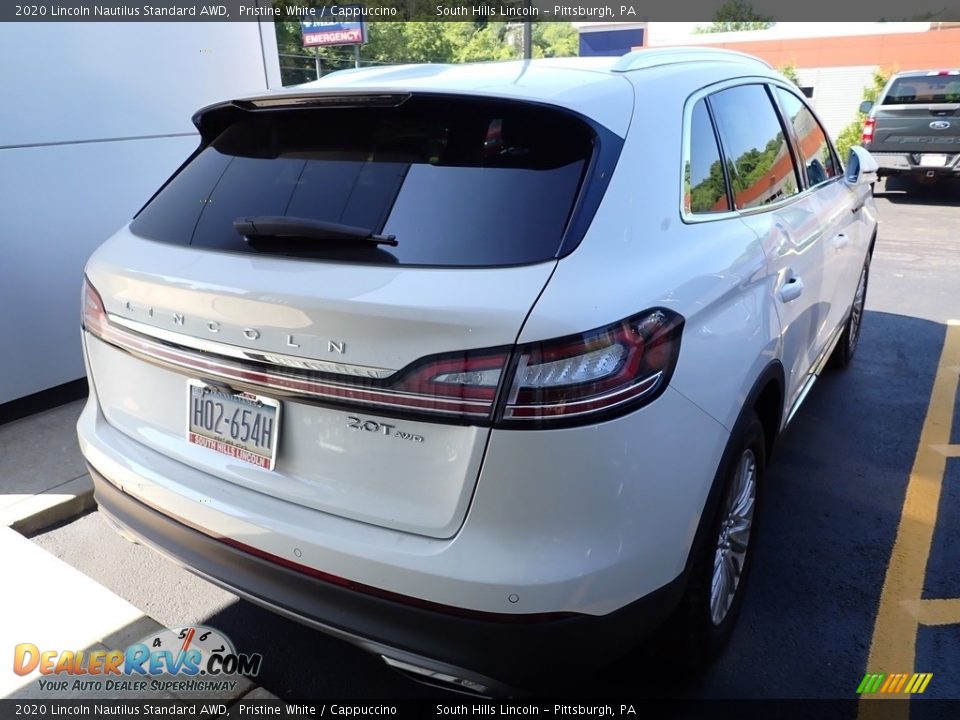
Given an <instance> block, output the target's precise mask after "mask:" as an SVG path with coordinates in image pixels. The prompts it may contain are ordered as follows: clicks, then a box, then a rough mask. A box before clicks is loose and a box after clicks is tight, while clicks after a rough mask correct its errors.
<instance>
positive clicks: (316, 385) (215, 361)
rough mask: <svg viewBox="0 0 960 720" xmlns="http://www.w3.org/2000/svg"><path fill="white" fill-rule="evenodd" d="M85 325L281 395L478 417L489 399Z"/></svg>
mask: <svg viewBox="0 0 960 720" xmlns="http://www.w3.org/2000/svg"><path fill="white" fill-rule="evenodd" d="M86 331H87V332H89V333H90V334H91V336H92V337H95V338H97V339H99V340H101V341H103V342H105V343H108V344H110V345H111V346H113V347H116V348H118V349H119V350H122V351H124V352H128V353H130V354H131V355H133V356H135V357H138V358H140V359H141V360H144V361H146V362H149V363H152V364H154V365H159V366H161V367H165V368H167V369H169V370H173V371H175V372H178V373H181V374H184V372H187V373H191V374H193V375H195V376H196V377H198V378H200V379H211V378H213V379H219V380H222V381H223V382H225V383H227V384H228V385H231V386H233V385H234V384H236V385H238V386H239V387H243V388H249V389H251V390H252V391H253V392H272V393H274V394H276V395H281V396H284V397H292V398H296V397H301V398H305V399H308V400H318V401H323V400H326V401H329V402H336V403H346V404H352V403H357V404H360V405H367V406H370V405H373V406H378V407H384V408H388V409H393V410H410V411H416V412H422V413H426V414H442V415H450V414H455V415H463V416H468V417H471V418H476V419H480V420H489V419H490V416H491V412H492V409H493V402H492V401H485V400H466V399H460V398H454V397H450V398H444V397H441V396H434V395H418V394H415V393H409V392H402V391H398V390H390V389H388V388H380V387H364V386H362V385H352V384H346V383H337V382H333V381H330V380H323V379H319V378H318V379H313V378H307V377H303V376H299V375H296V374H293V373H289V372H282V371H279V370H270V369H259V368H252V367H245V366H243V365H241V364H240V363H237V362H233V361H231V360H229V359H225V358H221V357H219V356H216V355H214V354H210V355H209V356H203V355H199V354H197V353H196V352H193V351H191V350H189V349H188V350H184V349H180V348H177V347H174V346H172V345H167V344H165V343H163V342H162V341H160V340H156V339H154V338H149V337H146V336H143V335H135V334H134V333H132V332H131V331H129V330H127V329H126V328H123V329H121V328H119V327H117V326H114V325H110V324H109V323H108V324H107V325H106V326H105V328H104V331H103V332H93V331H92V330H91V329H90V328H86Z"/></svg>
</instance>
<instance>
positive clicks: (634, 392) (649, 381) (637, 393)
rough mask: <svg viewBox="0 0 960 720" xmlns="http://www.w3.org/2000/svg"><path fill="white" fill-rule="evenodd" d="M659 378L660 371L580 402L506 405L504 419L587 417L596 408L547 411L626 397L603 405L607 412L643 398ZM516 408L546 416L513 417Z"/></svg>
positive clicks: (661, 374) (537, 419) (536, 419)
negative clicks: (534, 410)
mask: <svg viewBox="0 0 960 720" xmlns="http://www.w3.org/2000/svg"><path fill="white" fill-rule="evenodd" d="M661 377H663V371H662V370H660V371H658V372H656V373H655V374H653V375H651V376H650V377H647V378H644V379H643V380H641V381H640V382H639V383H636V384H634V385H630V386H628V387H625V388H621V389H619V390H613V391H612V392H608V393H606V394H605V395H595V396H593V397H588V398H584V399H582V400H575V401H574V402H569V403H552V404H550V405H507V407H506V409H505V410H504V419H508V420H534V421H539V420H543V419H544V418H570V417H578V416H580V415H587V414H589V413H594V412H597V408H587V409H586V410H580V411H575V412H558V413H556V414H552V413H550V412H549V410H551V409H561V408H570V407H573V408H575V407H578V406H583V405H592V404H594V403H596V402H602V401H604V400H607V399H610V398H616V397H618V396H621V395H626V397H623V398H621V399H620V400H617V401H616V402H613V403H611V404H609V405H604V407H603V408H602V410H609V409H610V408H615V407H619V406H620V405H623V404H624V403H626V402H630V401H631V400H634V399H636V398H639V397H643V396H644V395H646V394H647V393H648V392H650V391H651V390H653V389H654V388H655V387H656V386H657V384H658V383H659V381H660V378H661ZM517 408H524V409H527V408H534V409H537V410H547V411H548V412H547V413H546V414H540V415H514V414H513V410H515V409H517Z"/></svg>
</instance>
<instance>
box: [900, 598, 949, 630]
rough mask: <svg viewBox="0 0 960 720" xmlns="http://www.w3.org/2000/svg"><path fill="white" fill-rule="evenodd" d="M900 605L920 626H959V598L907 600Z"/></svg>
mask: <svg viewBox="0 0 960 720" xmlns="http://www.w3.org/2000/svg"><path fill="white" fill-rule="evenodd" d="M900 604H901V605H902V606H903V608H904V610H906V611H907V612H909V613H910V614H911V615H913V616H914V617H915V618H916V619H917V623H919V624H920V625H960V598H946V599H943V600H941V599H936V600H913V601H909V600H908V601H904V602H902V603H900Z"/></svg>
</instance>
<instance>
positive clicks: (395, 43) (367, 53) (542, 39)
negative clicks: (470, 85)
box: [276, 0, 579, 85]
mask: <svg viewBox="0 0 960 720" xmlns="http://www.w3.org/2000/svg"><path fill="white" fill-rule="evenodd" d="M278 1H279V0H278ZM511 28H512V29H511ZM276 31H277V45H278V47H279V49H280V53H281V58H280V60H281V62H280V66H281V75H282V78H283V84H284V85H293V84H296V83H302V82H308V81H310V80H314V79H315V78H316V66H315V62H316V61H315V58H316V57H317V56H319V58H320V62H321V64H322V69H323V72H324V73H327V72H332V71H334V70H342V69H344V68H350V67H353V48H352V47H324V48H304V47H302V44H301V37H300V24H299V23H298V22H294V21H277V22H276ZM515 31H516V26H515V25H513V24H509V23H503V22H386V21H377V22H371V23H368V25H367V43H366V44H365V45H364V46H363V48H362V49H361V65H395V64H402V63H450V62H478V61H483V60H510V59H519V57H520V45H519V42H517V41H516V39H515V38H512V37H511V35H512V34H513V35H515ZM578 38H579V36H578V34H577V31H576V30H575V29H574V27H573V26H572V25H571V24H570V23H565V22H550V23H533V55H534V57H568V56H571V55H576V54H577V51H578V47H579V40H578Z"/></svg>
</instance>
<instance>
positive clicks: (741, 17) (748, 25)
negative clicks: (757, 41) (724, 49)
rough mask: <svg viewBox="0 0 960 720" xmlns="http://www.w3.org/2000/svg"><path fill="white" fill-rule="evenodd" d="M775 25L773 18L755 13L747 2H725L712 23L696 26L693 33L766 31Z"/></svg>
mask: <svg viewBox="0 0 960 720" xmlns="http://www.w3.org/2000/svg"><path fill="white" fill-rule="evenodd" d="M774 25H776V23H775V22H774V21H773V18H770V17H765V16H763V15H761V14H760V13H757V12H755V11H754V9H753V5H751V4H750V3H749V2H747V0H727V1H726V2H725V3H724V4H723V5H721V6H720V7H719V8H718V9H717V14H716V15H715V16H714V18H713V22H712V23H710V24H709V25H698V26H697V27H696V28H695V29H694V32H695V33H718V32H734V31H737V30H766V29H767V28H769V27H773V26H774Z"/></svg>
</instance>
